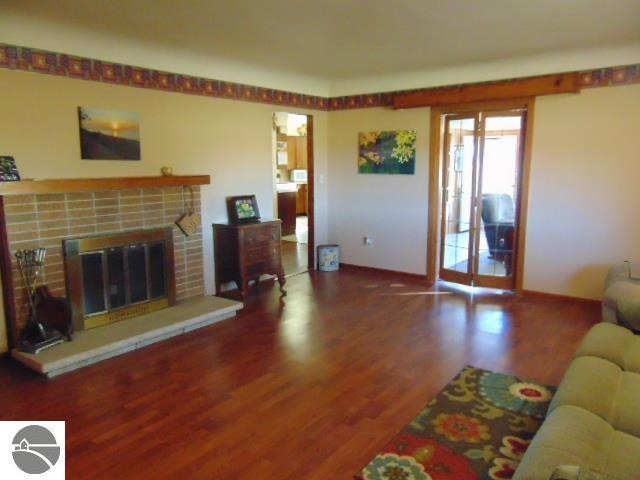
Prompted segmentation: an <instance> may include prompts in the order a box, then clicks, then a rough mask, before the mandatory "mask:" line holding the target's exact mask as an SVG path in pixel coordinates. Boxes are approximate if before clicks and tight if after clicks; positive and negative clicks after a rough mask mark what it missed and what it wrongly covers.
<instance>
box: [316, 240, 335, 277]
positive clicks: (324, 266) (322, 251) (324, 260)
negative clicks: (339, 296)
mask: <svg viewBox="0 0 640 480" xmlns="http://www.w3.org/2000/svg"><path fill="white" fill-rule="evenodd" d="M339 268H340V246H339V245H318V270H320V271H321V272H335V271H336V270H338V269H339Z"/></svg>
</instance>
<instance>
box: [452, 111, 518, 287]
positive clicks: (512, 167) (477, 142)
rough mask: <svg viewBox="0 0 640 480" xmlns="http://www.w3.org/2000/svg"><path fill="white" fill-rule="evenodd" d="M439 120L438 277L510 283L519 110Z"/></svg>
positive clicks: (515, 228)
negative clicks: (440, 192)
mask: <svg viewBox="0 0 640 480" xmlns="http://www.w3.org/2000/svg"><path fill="white" fill-rule="evenodd" d="M443 120H444V139H443V154H444V158H443V179H442V189H443V191H442V199H443V200H442V212H441V219H442V220H441V221H442V224H441V228H440V232H441V238H440V278H441V279H443V280H447V281H452V282H457V283H462V284H466V285H475V286H482V287H492V288H502V289H509V290H511V289H514V288H515V280H514V279H515V275H514V274H515V272H514V270H515V266H516V255H517V251H516V247H517V245H518V242H517V239H518V234H519V228H518V227H519V221H518V219H519V213H520V189H521V178H520V177H521V171H522V165H523V156H524V133H525V124H526V110H524V109H514V110H505V111H474V112H465V113H459V114H453V113H452V114H445V115H444V116H443Z"/></svg>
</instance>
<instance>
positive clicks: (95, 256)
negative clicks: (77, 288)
mask: <svg viewBox="0 0 640 480" xmlns="http://www.w3.org/2000/svg"><path fill="white" fill-rule="evenodd" d="M81 259H82V288H83V290H84V305H83V306H84V314H85V315H91V314H94V313H99V312H104V311H105V310H106V309H107V306H106V305H105V302H104V277H103V269H102V252H91V253H86V254H83V255H82V256H81Z"/></svg>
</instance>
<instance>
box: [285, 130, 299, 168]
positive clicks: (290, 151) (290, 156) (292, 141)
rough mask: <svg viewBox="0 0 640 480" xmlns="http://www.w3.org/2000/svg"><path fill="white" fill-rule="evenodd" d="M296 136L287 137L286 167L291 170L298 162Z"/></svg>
mask: <svg viewBox="0 0 640 480" xmlns="http://www.w3.org/2000/svg"><path fill="white" fill-rule="evenodd" d="M297 138H298V137H287V169H288V170H293V169H294V168H298V167H296V165H297V164H298V163H297V162H298V142H297V140H296V139H297Z"/></svg>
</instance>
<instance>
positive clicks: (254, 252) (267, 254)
mask: <svg viewBox="0 0 640 480" xmlns="http://www.w3.org/2000/svg"><path fill="white" fill-rule="evenodd" d="M273 258H280V246H279V245H278V244H277V243H275V242H272V243H270V244H268V245H262V246H259V247H252V248H247V250H246V251H245V257H244V260H245V263H246V264H247V265H248V264H252V263H258V262H262V261H263V260H271V259H273Z"/></svg>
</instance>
